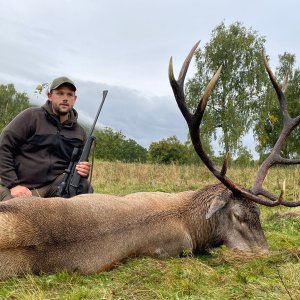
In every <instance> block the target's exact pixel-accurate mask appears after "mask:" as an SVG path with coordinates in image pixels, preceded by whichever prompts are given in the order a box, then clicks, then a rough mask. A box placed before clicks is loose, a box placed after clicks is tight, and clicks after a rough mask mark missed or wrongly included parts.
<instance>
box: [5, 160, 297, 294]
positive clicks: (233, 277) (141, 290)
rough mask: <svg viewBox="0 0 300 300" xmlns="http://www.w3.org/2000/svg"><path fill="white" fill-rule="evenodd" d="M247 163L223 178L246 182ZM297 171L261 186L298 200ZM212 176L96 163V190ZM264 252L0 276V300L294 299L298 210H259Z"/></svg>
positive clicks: (204, 180) (156, 186)
mask: <svg viewBox="0 0 300 300" xmlns="http://www.w3.org/2000/svg"><path fill="white" fill-rule="evenodd" d="M255 172H256V169H255V168H232V169H230V170H229V174H228V175H229V176H230V177H231V178H232V179H233V180H235V181H237V182H238V183H240V184H242V185H243V186H246V187H250V186H251V184H252V181H253V180H254V176H255ZM299 175H300V169H299V168H297V167H290V168H277V169H274V170H273V171H272V172H270V173H269V175H268V177H267V179H266V187H268V189H270V190H272V191H275V192H277V193H279V192H280V185H281V182H282V181H283V179H286V182H287V197H288V198H290V199H300V197H299V193H300V179H299V178H300V176H299ZM215 182H216V180H215V179H214V178H213V177H212V175H211V174H210V173H209V172H208V171H207V170H206V169H205V168H204V167H197V166H175V165H170V166H161V165H147V164H146V165H143V164H123V163H109V162H96V164H95V170H94V175H93V184H94V187H95V190H96V192H101V193H110V194H118V195H124V194H127V193H130V192H136V191H157V190H159V191H166V192H176V191H183V190H195V189H197V188H201V187H203V186H205V185H208V184H211V183H215ZM261 212H262V224H263V228H264V231H265V233H266V236H267V240H268V243H269V247H270V253H269V254H268V255H265V256H259V257H258V256H254V255H245V254H242V253H238V252H233V251H229V250H228V249H226V248H225V247H220V248H217V249H214V250H212V251H210V252H209V253H206V254H204V255H201V256H193V255H190V254H187V256H186V257H181V258H171V259H167V260H156V259H152V258H139V259H129V260H128V261H127V262H126V263H125V264H122V265H120V266H118V267H117V268H115V269H113V270H112V271H110V272H104V273H100V274H92V275H89V276H84V275H81V274H77V273H72V274H68V273H64V272H61V273H57V274H51V275H44V276H33V275H30V274H29V275H27V276H26V277H21V278H11V279H8V280H5V281H0V299H30V300H31V299H70V300H71V299H72V300H75V299H300V280H299V276H300V235H299V232H300V208H285V207H277V208H266V207H261Z"/></svg>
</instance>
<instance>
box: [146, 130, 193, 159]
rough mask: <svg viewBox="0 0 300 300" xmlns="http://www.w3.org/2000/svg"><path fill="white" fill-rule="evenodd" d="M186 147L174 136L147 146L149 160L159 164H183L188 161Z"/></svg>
mask: <svg viewBox="0 0 300 300" xmlns="http://www.w3.org/2000/svg"><path fill="white" fill-rule="evenodd" d="M188 154H189V152H188V147H187V146H186V145H183V144H182V143H180V141H179V140H178V139H177V137H176V136H171V137H169V138H167V139H163V140H161V141H159V142H153V143H151V144H150V146H149V151H148V155H149V160H150V161H151V162H154V163H159V164H171V163H177V164H184V163H186V162H187V161H188Z"/></svg>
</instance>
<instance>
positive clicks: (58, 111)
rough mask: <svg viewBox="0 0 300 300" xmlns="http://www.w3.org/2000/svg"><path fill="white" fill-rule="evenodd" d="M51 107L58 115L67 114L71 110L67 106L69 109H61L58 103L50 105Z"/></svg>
mask: <svg viewBox="0 0 300 300" xmlns="http://www.w3.org/2000/svg"><path fill="white" fill-rule="evenodd" d="M52 109H53V112H54V113H55V114H56V115H58V116H65V115H67V114H68V113H69V112H70V111H71V110H72V107H69V109H68V110H67V111H65V110H64V111H62V110H61V109H60V106H59V105H52Z"/></svg>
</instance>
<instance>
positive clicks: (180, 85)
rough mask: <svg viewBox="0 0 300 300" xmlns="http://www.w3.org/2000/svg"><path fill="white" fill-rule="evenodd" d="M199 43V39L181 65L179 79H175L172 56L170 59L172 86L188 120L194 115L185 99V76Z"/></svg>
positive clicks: (182, 111) (178, 103)
mask: <svg viewBox="0 0 300 300" xmlns="http://www.w3.org/2000/svg"><path fill="white" fill-rule="evenodd" d="M199 43H200V41H198V42H197V43H196V44H195V45H194V46H193V48H192V49H191V51H190V53H189V54H188V56H187V57H186V59H185V61H184V63H183V65H182V67H181V70H180V73H179V76H178V79H177V80H176V79H175V76H174V71H173V60H172V57H171V58H170V61H169V81H170V84H171V86H172V89H173V92H174V96H175V99H176V102H177V105H178V107H179V109H180V111H181V113H182V114H183V116H184V118H185V119H186V121H187V122H190V119H191V117H192V115H191V113H190V112H189V109H188V108H187V106H186V100H185V95H184V80H185V76H186V73H187V70H188V68H189V65H190V62H191V60H192V58H193V55H194V52H195V51H196V49H197V47H198V45H199Z"/></svg>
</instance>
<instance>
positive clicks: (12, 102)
mask: <svg viewBox="0 0 300 300" xmlns="http://www.w3.org/2000/svg"><path fill="white" fill-rule="evenodd" d="M30 106H31V105H30V103H29V97H28V96H27V95H26V94H25V93H19V92H17V91H16V89H15V87H14V85H13V84H7V85H2V84H1V85H0V111H1V118H0V132H1V131H2V130H3V128H4V127H5V126H6V125H7V124H8V123H9V122H10V121H11V120H12V119H13V118H14V117H15V116H16V115H17V114H18V113H20V112H21V111H23V110H24V109H25V108H28V107H30Z"/></svg>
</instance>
